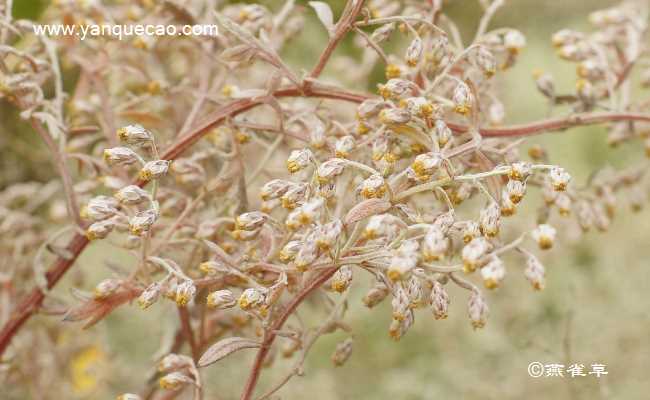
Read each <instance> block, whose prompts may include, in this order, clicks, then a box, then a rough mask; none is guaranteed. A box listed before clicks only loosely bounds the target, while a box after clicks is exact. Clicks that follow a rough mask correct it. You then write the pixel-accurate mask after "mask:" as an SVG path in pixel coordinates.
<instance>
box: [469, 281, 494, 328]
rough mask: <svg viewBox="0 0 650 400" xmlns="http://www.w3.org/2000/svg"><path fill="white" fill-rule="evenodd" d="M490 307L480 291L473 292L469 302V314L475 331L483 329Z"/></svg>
mask: <svg viewBox="0 0 650 400" xmlns="http://www.w3.org/2000/svg"><path fill="white" fill-rule="evenodd" d="M488 312H489V310H488V306H487V303H486V302H485V299H484V298H483V296H481V293H480V292H478V291H475V290H473V291H472V294H471V296H470V297H469V301H468V302H467V313H468V314H469V320H470V322H471V323H472V327H474V329H477V328H483V327H484V326H485V323H486V322H487V317H488Z"/></svg>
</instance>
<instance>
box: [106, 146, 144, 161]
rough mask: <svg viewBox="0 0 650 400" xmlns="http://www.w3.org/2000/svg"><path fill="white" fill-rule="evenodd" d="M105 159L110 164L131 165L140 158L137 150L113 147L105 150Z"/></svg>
mask: <svg viewBox="0 0 650 400" xmlns="http://www.w3.org/2000/svg"><path fill="white" fill-rule="evenodd" d="M103 154H104V161H105V162H106V164H108V165H131V164H135V163H136V162H138V161H139V160H140V158H139V157H138V155H137V154H136V153H135V151H133V150H131V149H129V148H128V147H113V148H111V149H105V150H104V153H103Z"/></svg>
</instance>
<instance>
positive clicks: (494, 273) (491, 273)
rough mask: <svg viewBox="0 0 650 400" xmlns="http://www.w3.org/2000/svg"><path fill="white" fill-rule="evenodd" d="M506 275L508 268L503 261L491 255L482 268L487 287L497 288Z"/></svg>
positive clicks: (482, 275)
mask: <svg viewBox="0 0 650 400" xmlns="http://www.w3.org/2000/svg"><path fill="white" fill-rule="evenodd" d="M505 276H506V268H505V266H504V265H503V261H501V259H500V258H499V257H497V256H492V257H490V260H489V261H488V263H487V264H485V265H484V266H483V268H481V277H482V278H483V283H484V284H485V287H486V288H488V289H494V288H497V287H498V286H499V285H500V284H501V282H502V281H503V278H505Z"/></svg>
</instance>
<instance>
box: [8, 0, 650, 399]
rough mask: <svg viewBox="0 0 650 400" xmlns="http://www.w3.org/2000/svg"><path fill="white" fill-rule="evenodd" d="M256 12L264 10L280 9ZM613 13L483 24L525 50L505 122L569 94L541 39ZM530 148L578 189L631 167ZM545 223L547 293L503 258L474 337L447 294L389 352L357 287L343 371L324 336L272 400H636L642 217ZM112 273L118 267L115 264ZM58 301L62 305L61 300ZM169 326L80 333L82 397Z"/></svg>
mask: <svg viewBox="0 0 650 400" xmlns="http://www.w3.org/2000/svg"><path fill="white" fill-rule="evenodd" d="M45 3H46V2H45V1H38V0H17V1H15V11H16V14H17V15H21V16H24V17H29V18H35V17H36V16H37V15H38V10H40V9H41V8H42V7H43V6H44V5H45ZM266 3H267V4H269V5H271V7H272V8H277V7H278V4H279V3H280V2H279V1H277V2H275V1H267V2H266ZM301 3H304V2H301ZM332 3H336V4H334V8H335V9H339V10H340V9H341V4H342V2H340V1H337V2H332ZM614 4H616V2H613V1H604V0H582V1H555V0H546V1H540V0H511V1H509V2H508V5H507V6H506V7H505V8H504V9H503V10H501V11H500V12H499V13H498V14H497V15H496V17H495V18H494V20H493V22H492V24H491V27H493V28H494V27H503V26H509V27H513V28H516V29H519V30H521V31H522V32H523V33H524V34H525V35H526V37H527V39H528V47H527V48H526V49H525V50H524V52H523V53H522V54H521V56H520V57H519V61H518V63H517V64H516V66H515V67H514V68H512V69H511V70H509V71H508V72H507V73H505V74H504V75H503V76H502V77H501V78H499V79H500V84H499V92H500V95H501V96H502V99H503V100H504V102H505V105H506V110H507V122H508V123H516V122H523V121H531V120H535V119H539V118H543V117H544V116H545V114H546V112H547V106H546V102H545V101H544V98H543V97H542V96H540V95H538V94H537V93H536V91H535V88H534V83H533V80H532V78H531V71H532V70H533V69H534V68H542V69H544V70H546V71H549V72H551V73H553V75H554V76H555V77H556V85H557V86H558V87H559V88H564V91H571V90H572V88H573V84H574V81H575V70H574V66H573V65H572V64H569V63H567V62H564V61H561V60H559V59H558V58H557V57H555V56H554V54H553V53H554V51H553V49H552V47H551V45H550V35H551V34H552V33H553V32H555V31H557V30H559V29H561V28H565V27H571V28H574V29H588V28H589V27H588V24H587V20H586V18H587V15H588V13H589V12H590V11H593V10H596V9H599V8H602V7H607V6H611V5H614ZM447 10H448V13H449V15H450V16H451V17H452V19H454V20H455V21H456V22H457V23H458V24H459V25H460V28H461V30H462V34H463V35H464V38H465V41H466V42H467V41H468V40H469V39H470V38H471V37H472V35H473V32H474V29H475V27H476V25H477V22H478V19H479V17H480V12H479V11H480V9H479V7H478V2H477V1H470V0H462V1H461V0H456V1H451V2H450V5H449V7H448V9H447ZM305 29H306V30H305V34H304V35H300V36H299V37H298V38H296V40H295V41H294V42H293V43H292V45H291V47H290V48H289V49H288V50H287V51H286V53H287V54H286V55H287V57H288V59H289V60H290V61H291V64H292V65H293V66H295V67H297V68H298V67H302V68H307V67H309V66H310V65H311V62H312V60H314V59H315V58H316V57H317V56H318V53H319V52H320V49H321V47H322V45H323V44H324V43H325V41H326V34H325V32H324V31H323V29H322V28H321V26H320V25H319V23H318V22H317V21H316V19H315V18H313V17H312V16H310V18H309V22H308V24H307V25H306V28H305ZM351 47H352V46H350V44H349V43H348V44H347V48H344V49H342V50H341V51H342V52H348V53H350V54H351V53H352V52H353V49H352V48H351ZM646 96H647V94H646ZM7 108H8V107H7V106H6V105H4V104H2V105H0V115H1V116H2V118H3V121H7V120H9V119H10V118H11V112H10V111H8V110H7ZM10 129H19V128H16V127H15V126H14V125H8V124H6V123H2V124H0V144H2V150H1V151H2V154H3V158H4V154H7V153H6V152H9V153H12V154H15V152H17V151H19V150H17V149H15V148H10V147H5V145H7V146H27V145H31V143H36V141H35V140H34V138H33V137H32V136H33V134H32V133H31V132H30V131H28V130H25V131H24V132H22V133H21V135H22V138H21V140H19V141H18V142H19V143H18V144H15V142H16V141H12V143H11V144H9V142H8V141H7V140H6V139H7V138H8V137H9V136H8V135H10V133H9V130H10ZM19 130H20V129H19ZM532 144H542V145H544V146H545V147H546V148H547V150H548V151H549V153H550V156H551V161H552V162H553V163H557V164H560V165H562V166H564V167H565V168H567V169H568V170H569V171H570V172H571V173H572V175H573V176H574V178H575V179H576V181H577V182H578V183H582V182H585V180H586V178H587V177H588V175H589V174H590V173H591V172H592V171H593V170H594V169H597V168H600V167H603V166H605V165H613V166H616V167H622V166H625V165H630V164H631V163H634V162H636V161H637V160H640V159H641V157H642V156H643V155H642V154H641V153H642V152H641V151H640V150H639V149H638V148H635V145H634V144H630V145H623V146H622V147H619V148H617V149H615V150H611V149H609V148H608V146H607V144H606V131H605V129H604V128H602V127H589V128H582V129H573V130H571V131H568V132H563V133H554V134H549V135H545V136H543V137H533V138H530V139H529V140H528V141H527V142H526V143H525V145H524V148H525V147H527V146H529V145H532ZM636 147H638V146H636ZM5 159H6V158H5ZM6 168H7V166H6V165H5V170H4V171H3V172H2V173H1V175H2V178H3V179H2V181H0V182H4V183H6V182H9V181H12V180H14V179H24V178H25V176H35V177H37V178H39V179H46V178H47V176H43V175H41V174H42V172H39V173H35V172H33V171H32V172H30V171H26V172H24V174H21V175H16V176H14V175H11V174H12V173H11V171H8V170H7V169H6ZM25 174H26V175H25ZM622 203H624V202H622ZM534 210H535V204H534V202H528V203H527V204H524V206H523V207H522V212H520V213H519V214H518V216H516V217H514V218H516V219H517V220H519V221H521V222H520V224H519V225H522V224H529V225H531V226H532V224H533V221H534V220H533V217H532V214H533V213H534ZM554 218H555V219H554V220H552V223H553V224H554V225H555V226H556V227H557V228H558V231H559V238H560V239H559V242H558V245H559V246H557V248H556V249H554V250H552V251H551V252H550V253H545V254H543V256H542V261H543V262H544V264H545V265H546V267H547V279H548V282H547V289H546V290H544V291H542V292H539V293H538V292H533V291H532V290H531V289H530V286H529V284H528V282H527V281H526V280H525V279H524V278H523V274H522V271H523V268H524V265H523V262H522V260H521V258H517V257H512V258H508V259H507V260H506V261H507V266H508V271H509V272H508V273H509V276H508V277H507V278H506V283H505V285H504V286H503V287H502V288H501V289H499V290H497V291H495V292H489V293H487V300H488V302H489V305H490V310H491V312H490V319H489V321H488V324H487V326H486V327H485V328H484V329H483V330H479V331H473V330H472V328H471V327H470V324H469V322H468V319H467V316H466V299H467V294H466V292H463V291H459V290H455V289H451V292H450V295H451V298H452V304H451V309H450V316H449V318H448V319H447V320H444V321H435V320H433V318H432V316H431V315H430V314H429V313H428V312H427V311H424V310H423V311H420V312H418V314H417V315H416V324H415V326H414V327H413V328H412V329H411V330H410V331H409V333H408V334H407V335H406V336H405V337H404V338H403V339H402V340H401V341H400V342H397V343H395V342H393V341H392V340H390V339H389V338H388V334H387V327H388V324H389V322H390V309H389V304H383V305H382V306H380V307H377V308H375V309H372V310H367V309H366V308H365V307H363V306H362V304H361V302H360V298H361V296H362V294H363V293H364V291H365V290H366V289H367V288H368V287H369V283H370V279H369V278H367V277H365V276H362V275H359V276H358V277H357V278H358V279H356V281H355V282H356V283H355V287H354V290H353V292H352V294H351V295H350V300H351V302H350V309H349V313H348V318H347V321H348V322H349V324H350V326H351V327H352V328H353V330H354V335H355V348H354V352H353V355H352V358H351V359H350V360H349V361H348V363H347V364H346V365H345V366H344V367H340V368H334V367H332V365H331V363H330V362H329V355H330V354H331V353H332V351H333V349H334V347H335V345H336V343H337V342H338V341H340V340H343V339H344V338H345V337H346V336H345V335H344V334H343V333H336V334H332V335H328V336H325V337H324V338H323V339H321V340H320V341H319V342H318V343H317V344H316V346H315V347H314V350H313V351H312V353H311V354H310V356H309V358H308V361H307V364H306V369H305V370H306V375H305V376H304V377H302V378H295V379H294V380H292V381H291V382H290V383H289V384H288V386H286V387H285V388H284V389H283V390H281V391H280V392H279V394H280V395H281V397H282V398H283V399H291V400H293V399H304V398H309V399H310V400H321V399H322V400H325V399H346V400H347V399H349V400H352V399H360V400H366V399H368V400H370V399H400V400H401V399H405V400H410V399H413V400H415V399H522V398H528V399H549V398H554V399H626V400H627V399H630V400H632V399H647V398H648V393H649V392H650V379H649V378H648V377H647V374H648V370H647V368H648V367H650V349H649V348H648V345H649V342H650V338H649V333H648V332H649V329H648V328H650V307H649V306H650V299H649V288H650V275H649V274H648V260H649V259H650V224H648V221H650V213H649V212H648V210H647V209H644V210H643V211H642V212H641V213H637V214H633V213H632V212H631V211H629V210H627V209H624V205H622V206H621V209H620V212H619V214H618V217H617V218H616V219H615V220H614V223H613V224H612V227H611V229H610V232H608V233H606V234H599V233H589V234H587V235H586V236H585V237H583V238H576V235H575V233H576V229H575V226H574V222H572V221H565V222H563V221H560V220H558V219H557V217H554ZM509 222H510V221H509ZM510 224H513V223H512V222H510ZM106 250H107V249H106V248H103V247H102V246H101V245H94V246H91V248H90V249H89V251H87V252H86V253H84V255H83V256H82V257H81V259H80V260H79V263H78V265H79V266H83V268H84V270H86V271H89V270H93V271H97V274H98V276H103V275H104V274H105V269H104V267H103V266H102V265H101V260H102V259H103V256H104V255H105V254H106ZM114 261H119V257H117V256H116V259H115V260H114ZM60 290H61V293H62V294H63V293H64V289H63V288H61V289H60ZM309 312H310V311H309V308H304V309H303V310H302V313H303V316H304V317H305V318H307V319H308V320H309V319H310V315H309ZM316 317H317V316H314V317H313V318H316ZM41 318H44V317H41ZM175 323H176V313H175V312H172V307H171V306H169V304H165V303H162V304H157V305H155V306H154V307H152V311H151V312H148V313H141V312H139V310H137V309H136V307H135V306H132V307H123V308H121V309H120V310H118V311H117V312H115V313H114V314H113V315H111V316H110V317H109V318H108V319H107V320H106V321H104V322H102V323H100V324H99V325H97V326H96V327H94V328H92V330H91V332H90V333H91V334H95V335H97V337H98V338H100V340H99V343H101V347H102V348H103V349H104V351H105V352H106V353H107V354H108V355H109V357H108V362H107V365H106V371H105V372H106V373H105V374H102V375H104V376H106V377H107V378H106V379H105V380H104V381H103V383H102V386H101V388H100V391H99V392H98V393H96V394H94V395H92V396H90V397H88V398H93V399H94V398H97V399H99V398H110V396H115V395H116V394H119V393H121V392H124V391H129V390H132V391H137V390H139V389H140V388H141V387H142V385H143V376H144V373H145V372H146V371H148V370H149V368H150V367H151V365H152V361H151V360H150V359H149V357H150V356H151V354H152V353H153V352H154V351H155V350H156V349H157V347H158V344H159V340H160V338H161V335H162V332H164V331H166V330H169V326H173V325H174V324H175ZM68 329H69V330H70V331H71V334H72V335H76V334H77V333H78V329H80V328H79V327H78V326H76V325H69V327H68ZM81 334H86V335H87V334H88V333H81ZM252 355H253V352H249V353H247V352H245V351H244V352H241V353H237V354H235V355H233V356H232V357H230V358H229V359H228V360H227V361H226V362H222V363H217V364H216V365H214V366H212V367H210V368H208V369H207V370H205V371H204V372H205V376H204V379H205V381H206V382H208V387H209V389H208V393H209V394H214V395H215V396H214V397H213V396H209V397H208V398H210V399H212V398H219V399H231V398H236V397H237V395H238V393H239V391H240V389H241V387H242V386H243V382H244V379H245V373H246V372H247V366H248V365H250V363H251V361H252ZM533 361H539V362H542V363H561V364H565V365H569V364H572V363H581V364H585V365H586V366H587V368H588V366H589V365H590V364H592V363H602V364H606V365H607V370H608V371H609V375H607V376H606V377H602V378H600V379H597V378H595V377H593V376H587V377H580V378H568V377H565V378H537V379H534V378H530V377H529V376H528V373H527V370H526V368H527V366H528V364H529V363H530V362H533ZM290 364H292V361H290V362H286V361H284V362H282V363H281V364H278V365H282V366H283V367H289V366H290ZM283 367H278V368H274V369H273V370H270V369H265V370H264V371H263V374H262V380H261V383H260V387H261V388H265V387H269V385H271V384H273V383H274V382H276V381H277V379H278V378H279V377H281V376H283V370H282V368H283ZM63 384H65V382H64V383H63ZM0 397H2V396H1V395H0Z"/></svg>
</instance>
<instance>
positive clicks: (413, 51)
mask: <svg viewBox="0 0 650 400" xmlns="http://www.w3.org/2000/svg"><path fill="white" fill-rule="evenodd" d="M421 58H422V39H420V38H419V37H416V38H415V39H413V40H412V41H411V44H409V46H408V47H407V49H406V56H405V57H404V59H405V60H406V63H407V64H408V65H409V66H411V67H415V66H416V65H418V63H419V62H420V59H421Z"/></svg>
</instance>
